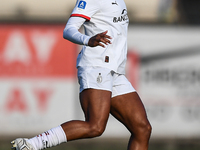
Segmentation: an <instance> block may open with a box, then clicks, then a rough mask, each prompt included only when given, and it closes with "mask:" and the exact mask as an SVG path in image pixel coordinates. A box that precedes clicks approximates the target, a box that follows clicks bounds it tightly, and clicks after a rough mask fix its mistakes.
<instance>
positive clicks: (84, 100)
mask: <svg viewBox="0 0 200 150" xmlns="http://www.w3.org/2000/svg"><path fill="white" fill-rule="evenodd" d="M80 102H81V107H82V109H83V112H84V114H85V118H86V121H87V122H90V123H95V124H99V125H100V126H101V125H103V126H105V125H106V123H107V120H108V117H109V113H110V104H111V92H110V91H106V90H97V89H91V88H90V89H85V90H83V91H82V92H81V93H80Z"/></svg>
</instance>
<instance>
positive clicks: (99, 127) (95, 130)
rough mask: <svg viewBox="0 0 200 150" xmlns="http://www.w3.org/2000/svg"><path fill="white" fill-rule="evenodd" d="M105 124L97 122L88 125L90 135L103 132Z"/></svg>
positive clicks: (99, 134) (95, 135)
mask: <svg viewBox="0 0 200 150" xmlns="http://www.w3.org/2000/svg"><path fill="white" fill-rule="evenodd" d="M104 130H105V126H103V125H99V124H93V125H91V126H90V134H91V136H92V137H98V136H101V135H102V134H103V132H104Z"/></svg>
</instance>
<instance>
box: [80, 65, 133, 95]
mask: <svg viewBox="0 0 200 150" xmlns="http://www.w3.org/2000/svg"><path fill="white" fill-rule="evenodd" d="M78 82H79V84H80V92H82V91H83V90H84V89H88V88H93V89H100V90H107V91H111V92H112V97H115V96H118V95H123V94H126V93H131V92H135V91H136V90H135V89H134V88H133V86H132V85H131V83H130V82H129V81H128V79H127V78H126V77H125V75H123V74H118V73H115V72H114V71H111V70H109V69H107V68H101V67H78Z"/></svg>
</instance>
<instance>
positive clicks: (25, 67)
mask: <svg viewBox="0 0 200 150" xmlns="http://www.w3.org/2000/svg"><path fill="white" fill-rule="evenodd" d="M63 29H64V25H39V24H36V25H29V24H27V25H20V24H17V25H15V24H12V25H0V77H22V78H23V77H27V78H33V77H36V78H37V77H70V78H71V77H74V76H75V71H76V69H75V67H76V54H77V51H76V49H77V47H76V45H75V44H73V43H71V42H69V41H67V40H65V39H63Z"/></svg>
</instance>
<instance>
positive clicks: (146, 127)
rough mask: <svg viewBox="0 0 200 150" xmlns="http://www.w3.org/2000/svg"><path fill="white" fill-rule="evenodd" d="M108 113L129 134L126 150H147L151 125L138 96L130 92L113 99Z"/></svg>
mask: <svg viewBox="0 0 200 150" xmlns="http://www.w3.org/2000/svg"><path fill="white" fill-rule="evenodd" d="M110 112H111V114H112V115H113V116H114V117H115V118H117V119H118V120H119V121H120V122H122V123H123V124H124V125H125V126H126V127H127V129H128V130H129V131H130V133H131V137H130V140H129V145H128V150H147V149H148V143H149V138H150V134H151V125H150V123H149V121H148V119H147V116H146V112H145V109H144V106H143V104H142V102H141V100H140V98H139V96H138V94H137V93H136V92H131V93H128V94H123V95H120V96H116V97H113V98H112V99H111V111H110Z"/></svg>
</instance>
